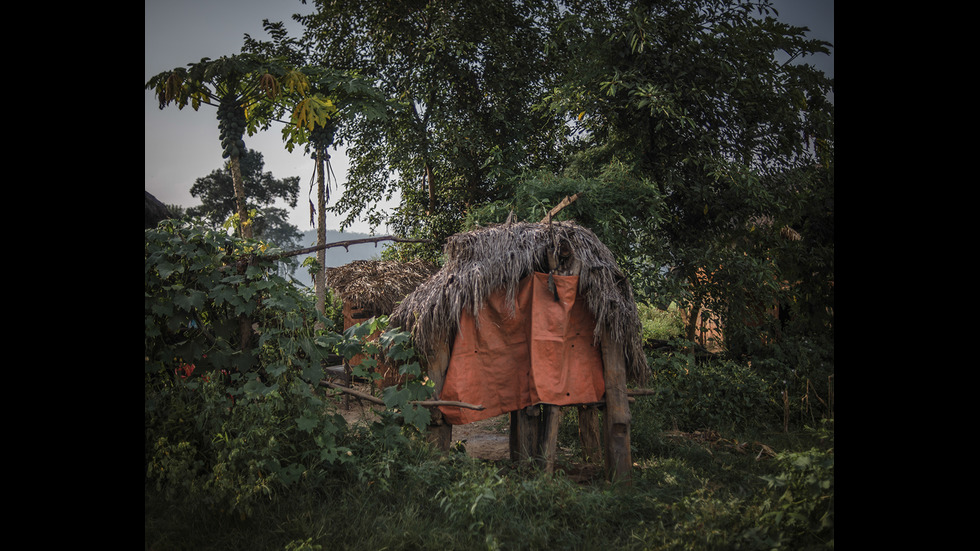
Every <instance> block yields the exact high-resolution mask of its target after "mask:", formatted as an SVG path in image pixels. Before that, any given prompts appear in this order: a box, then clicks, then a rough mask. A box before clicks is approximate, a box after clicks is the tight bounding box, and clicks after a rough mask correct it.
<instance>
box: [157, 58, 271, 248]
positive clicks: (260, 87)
mask: <svg viewBox="0 0 980 551" xmlns="http://www.w3.org/2000/svg"><path fill="white" fill-rule="evenodd" d="M282 73H283V70H282V69H281V68H279V67H277V65H276V64H275V63H273V62H270V61H268V60H267V59H266V58H262V57H260V56H257V55H254V54H239V55H232V56H222V57H220V58H218V59H215V60H212V59H210V58H203V59H201V61H199V62H197V63H190V64H188V65H187V67H177V68H174V69H171V70H168V71H164V72H162V73H159V74H158V75H156V76H154V77H153V78H151V79H150V80H149V81H147V83H146V89H147V90H153V93H154V94H155V96H156V97H157V99H158V100H159V101H160V109H163V108H164V107H166V106H167V105H169V104H171V103H173V104H175V105H176V106H177V108H178V109H183V108H184V107H187V106H188V105H190V106H191V107H192V108H193V109H194V110H195V111H197V110H199V109H200V108H201V106H202V105H210V106H213V107H216V108H217V119H218V130H219V138H220V139H221V146H222V157H223V158H225V159H228V162H229V164H230V166H231V174H232V179H233V182H234V186H235V199H236V203H237V211H238V212H237V216H238V227H239V231H240V233H241V235H242V236H243V237H252V228H251V225H250V223H249V218H248V212H247V210H246V202H245V184H244V181H243V179H242V173H241V166H240V164H239V159H240V158H241V156H242V155H243V154H244V152H245V141H244V136H245V133H246V132H248V134H249V135H252V134H254V133H255V131H256V130H257V129H258V128H259V127H260V126H262V124H263V122H262V121H260V120H258V119H257V118H254V117H250V113H252V112H253V111H254V108H255V106H256V105H257V104H259V103H260V102H262V101H264V100H267V99H274V98H275V97H276V96H278V94H279V92H280V90H281V85H280V83H279V78H280V76H281V75H282Z"/></svg>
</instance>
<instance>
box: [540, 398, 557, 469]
mask: <svg viewBox="0 0 980 551" xmlns="http://www.w3.org/2000/svg"><path fill="white" fill-rule="evenodd" d="M559 424H561V408H560V407H558V406H555V405H551V404H544V405H543V406H542V408H541V429H540V433H539V440H538V460H539V466H540V467H541V469H542V470H543V471H544V472H546V473H553V472H555V461H556V459H557V458H558V426H559Z"/></svg>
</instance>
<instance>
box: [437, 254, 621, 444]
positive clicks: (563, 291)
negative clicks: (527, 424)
mask: <svg viewBox="0 0 980 551" xmlns="http://www.w3.org/2000/svg"><path fill="white" fill-rule="evenodd" d="M554 281H555V288H556V291H557V295H558V300H555V293H553V292H552V291H551V290H550V289H548V274H543V273H534V274H532V275H530V276H528V277H526V278H524V279H523V280H522V281H521V282H520V283H519V284H518V288H517V293H516V297H515V304H514V305H513V311H512V310H511V304H508V300H507V294H506V290H500V291H497V292H495V293H493V294H491V295H490V296H489V297H488V298H487V300H486V301H485V303H484V308H483V310H482V311H481V312H480V313H479V319H478V320H477V319H475V318H474V317H473V315H472V313H471V312H468V311H465V312H463V313H462V315H461V316H460V325H459V331H458V333H457V335H456V340H455V342H454V344H453V353H452V357H451V359H450V361H449V368H448V369H447V371H446V380H445V383H444V385H443V390H442V393H441V395H440V398H441V399H442V400H458V401H462V402H467V403H470V404H481V405H483V406H484V407H485V408H486V409H484V410H480V411H477V410H471V409H465V408H457V407H448V406H441V407H440V409H441V410H442V413H443V415H445V417H446V419H447V420H448V421H449V422H450V423H451V424H453V425H462V424H466V423H472V422H474V421H479V420H481V419H487V418H490V417H495V416H497V415H500V414H502V413H506V412H509V411H515V410H517V409H520V408H523V407H527V406H530V405H534V404H540V403H545V404H554V405H571V404H582V403H589V402H596V401H598V400H600V399H601V398H602V396H603V394H604V393H605V383H604V380H603V374H602V355H601V353H600V351H599V349H598V348H597V347H595V346H593V345H592V343H593V331H594V329H595V319H594V318H593V316H592V313H591V312H590V311H589V309H588V307H587V305H586V304H585V301H584V300H578V299H579V298H580V297H578V293H577V289H578V277H577V276H554Z"/></svg>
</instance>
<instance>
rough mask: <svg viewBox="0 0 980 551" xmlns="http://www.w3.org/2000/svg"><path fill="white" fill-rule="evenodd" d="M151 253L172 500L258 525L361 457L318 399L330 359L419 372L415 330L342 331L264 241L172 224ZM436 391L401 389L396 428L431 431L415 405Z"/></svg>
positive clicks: (154, 482)
mask: <svg viewBox="0 0 980 551" xmlns="http://www.w3.org/2000/svg"><path fill="white" fill-rule="evenodd" d="M145 244H146V245H145V266H144V267H145V318H146V319H145V329H146V331H145V341H144V346H145V374H144V389H145V395H144V400H145V402H144V403H145V412H144V415H145V423H146V429H145V448H144V449H145V468H146V484H147V487H148V488H152V490H153V491H154V492H158V493H159V494H160V495H164V496H169V497H175V496H180V497H181V498H182V499H193V500H194V501H195V502H196V503H198V504H199V505H200V506H202V507H206V508H213V509H215V510H218V511H227V512H236V513H239V514H242V515H246V516H248V515H249V514H250V513H251V512H252V509H253V507H254V506H255V504H256V503H257V502H258V501H259V500H263V499H271V498H274V497H275V496H277V495H282V494H283V493H284V492H287V491H290V490H292V489H294V488H296V487H297V486H299V485H304V484H305V485H313V486H316V485H320V484H323V483H324V480H325V477H327V476H329V475H328V473H329V472H330V468H331V466H333V465H335V464H337V463H343V462H345V461H350V460H352V458H353V451H352V450H351V449H350V448H349V447H347V446H345V445H344V444H343V443H342V440H343V439H344V438H345V436H346V432H347V431H348V430H349V429H348V427H347V426H346V423H345V421H344V420H343V418H342V417H341V416H340V415H338V414H337V413H336V411H335V410H334V408H333V403H332V400H331V398H329V397H327V395H326V393H324V392H322V391H319V392H318V391H317V390H316V389H317V385H318V383H319V382H320V381H321V380H322V379H323V378H324V371H323V362H324V360H325V359H326V358H327V357H328V354H332V353H336V352H340V353H342V354H343V355H345V356H347V357H353V356H354V355H356V354H358V353H360V352H362V351H364V350H365V347H366V346H372V347H373V349H372V350H370V352H375V353H388V354H392V357H394V358H395V359H397V360H399V361H402V362H403V363H404V365H403V367H402V369H403V370H404V372H406V373H411V374H412V375H415V376H416V377H417V376H418V375H419V374H420V372H419V364H418V363H417V362H413V361H411V360H412V358H413V354H414V352H413V351H412V350H411V347H410V344H409V343H408V336H407V334H404V333H400V332H398V331H397V330H394V329H393V330H391V331H384V333H383V334H382V337H381V339H379V341H378V343H377V344H370V345H368V344H367V343H366V339H365V337H366V336H367V334H370V333H372V332H374V331H375V330H385V329H386V327H385V323H384V321H383V320H369V322H365V323H364V324H361V325H359V326H355V327H353V328H351V329H350V330H348V331H346V332H345V333H344V334H339V333H336V332H334V331H331V330H330V329H329V328H330V327H331V325H332V322H331V321H330V320H329V319H327V318H324V317H322V316H318V315H317V313H316V311H315V308H314V306H313V304H314V301H313V299H312V296H311V295H309V294H308V293H304V292H302V291H300V290H299V289H298V288H297V287H295V286H294V285H293V284H292V283H290V282H288V281H286V280H284V279H283V278H281V277H280V276H278V275H277V270H275V265H274V262H272V261H270V260H264V259H266V258H274V257H275V253H276V251H275V250H272V249H270V248H268V247H267V246H266V245H265V244H263V243H261V242H258V241H252V240H239V239H234V238H231V237H229V236H227V235H225V234H223V233H220V232H214V231H210V230H207V229H203V228H199V227H195V226H192V225H190V224H187V223H179V222H174V221H170V222H166V223H164V224H163V225H161V226H160V227H159V228H156V229H153V230H147V231H146V239H145ZM316 320H320V321H323V322H324V323H325V326H326V327H327V329H325V330H319V331H317V330H314V329H313V327H314V322H315V321H316ZM243 328H245V329H247V332H246V333H243V332H242V329H243ZM364 365H366V364H364ZM361 369H364V367H363V366H362V367H361ZM364 375H366V374H364ZM427 390H428V389H427V387H425V386H424V385H422V384H421V383H419V382H415V383H414V384H411V385H408V386H406V387H405V388H402V389H391V391H390V392H388V393H387V394H386V396H385V398H386V399H387V400H389V403H390V405H391V408H392V411H393V413H396V414H397V416H398V419H394V420H393V421H392V423H402V422H406V423H407V424H408V425H409V426H412V425H413V424H414V426H415V427H416V428H417V427H424V426H425V424H426V423H427V422H428V411H427V410H425V409H424V408H417V407H416V406H413V405H411V404H409V403H408V402H410V401H412V400H418V399H424V398H425V397H426V392H427ZM399 430H401V429H399Z"/></svg>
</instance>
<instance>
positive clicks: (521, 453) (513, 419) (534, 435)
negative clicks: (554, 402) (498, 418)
mask: <svg viewBox="0 0 980 551" xmlns="http://www.w3.org/2000/svg"><path fill="white" fill-rule="evenodd" d="M540 416H541V408H540V407H539V406H527V407H526V408H523V409H519V410H517V411H512V412H510V458H511V459H512V460H514V461H523V460H532V461H533V460H534V459H535V457H536V456H537V455H538V434H539V432H540V431H539V430H538V423H539V418H540Z"/></svg>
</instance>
